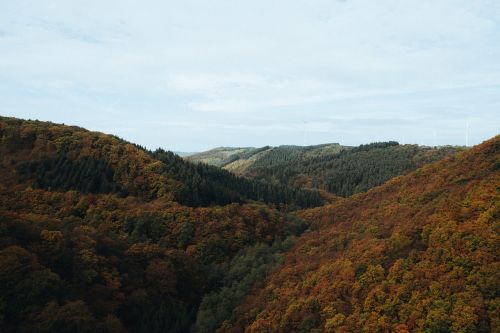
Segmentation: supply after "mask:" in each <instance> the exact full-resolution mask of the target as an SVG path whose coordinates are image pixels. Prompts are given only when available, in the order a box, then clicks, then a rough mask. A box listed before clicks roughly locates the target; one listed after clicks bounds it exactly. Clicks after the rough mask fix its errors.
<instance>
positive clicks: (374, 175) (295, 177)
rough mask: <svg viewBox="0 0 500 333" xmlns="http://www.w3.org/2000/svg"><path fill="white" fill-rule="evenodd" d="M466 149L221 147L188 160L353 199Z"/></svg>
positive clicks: (385, 144)
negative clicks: (393, 179)
mask: <svg viewBox="0 0 500 333" xmlns="http://www.w3.org/2000/svg"><path fill="white" fill-rule="evenodd" d="M460 150H463V148H460V147H439V148H430V147H421V146H417V145H400V144H398V143H397V142H379V143H372V144H367V145H361V146H359V147H347V146H340V145H339V144H324V145H317V146H305V147H302V146H279V147H263V148H260V149H257V148H216V149H213V150H210V151H208V152H204V153H199V154H194V155H192V156H190V157H188V160H190V161H193V162H203V163H207V164H210V165H215V166H219V167H222V168H224V169H226V170H229V171H231V172H233V173H235V174H237V175H241V176H246V177H247V178H251V179H263V180H265V181H266V182H268V183H271V184H282V185H286V186H289V187H293V188H314V189H319V190H322V191H327V192H330V193H332V194H334V195H337V196H343V197H347V196H350V195H353V194H356V193H361V192H365V191H367V190H368V189H370V188H373V187H375V186H378V185H380V184H382V183H384V182H385V181H387V180H389V179H391V178H392V177H395V176H398V175H402V174H406V173H408V172H410V171H413V170H416V169H417V168H419V167H421V166H423V165H425V164H427V163H431V162H434V161H437V160H440V159H442V158H443V157H445V156H448V155H451V154H454V153H456V152H458V151H460Z"/></svg>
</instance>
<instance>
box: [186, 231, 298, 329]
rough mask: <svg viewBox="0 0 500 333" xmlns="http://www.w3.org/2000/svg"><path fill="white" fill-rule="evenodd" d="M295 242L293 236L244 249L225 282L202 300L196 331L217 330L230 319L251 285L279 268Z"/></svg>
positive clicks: (237, 256)
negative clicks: (285, 254)
mask: <svg viewBox="0 0 500 333" xmlns="http://www.w3.org/2000/svg"><path fill="white" fill-rule="evenodd" d="M292 245H293V240H292V239H291V238H289V239H287V240H286V241H284V242H281V241H276V242H274V243H273V244H272V245H267V244H265V243H258V244H256V245H254V246H252V247H248V248H245V249H243V250H241V251H240V252H239V253H238V254H237V255H236V256H235V257H234V258H233V259H232V260H231V262H230V264H229V266H228V269H227V272H225V273H224V274H223V275H224V278H223V283H222V286H221V287H220V288H219V289H218V290H215V291H213V292H211V293H209V294H207V295H206V296H205V297H204V298H203V300H202V301H201V304H200V308H199V310H198V314H197V317H196V323H195V325H194V331H195V332H200V333H202V332H207V333H209V332H215V330H216V329H217V328H218V327H220V326H221V324H222V323H223V322H224V321H226V320H230V319H231V317H232V315H233V310H234V309H235V307H236V306H237V305H238V304H240V303H241V302H242V301H243V299H244V297H245V296H246V295H247V294H248V293H249V291H250V290H251V288H252V287H253V286H254V285H255V284H256V283H257V282H259V281H262V280H263V279H264V278H265V277H266V275H267V274H268V273H269V272H270V271H271V270H273V269H274V268H276V267H277V266H278V265H279V264H280V263H281V262H282V260H283V256H284V253H285V252H286V251H287V250H289V249H290V247H291V246H292Z"/></svg>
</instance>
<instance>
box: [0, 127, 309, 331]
mask: <svg viewBox="0 0 500 333" xmlns="http://www.w3.org/2000/svg"><path fill="white" fill-rule="evenodd" d="M188 180H189V181H192V182H193V184H189V183H188ZM198 181H199V183H200V184H204V185H197V184H198V183H196V182H198ZM241 184H244V185H241ZM239 186H240V187H239ZM245 186H255V188H252V189H251V190H254V191H256V190H259V186H260V185H257V183H256V182H251V181H248V180H244V181H241V180H240V179H239V178H236V177H235V176H234V175H231V174H229V173H227V172H221V171H220V170H219V169H216V168H215V167H205V166H196V165H193V164H190V163H186V162H185V161H183V160H182V159H181V158H180V157H178V156H176V155H174V154H172V153H168V152H164V151H161V150H158V151H156V152H148V151H146V150H144V149H142V148H140V147H137V146H135V145H133V144H130V143H127V142H125V141H123V140H120V139H118V138H116V137H113V136H109V135H104V134H101V133H95V132H89V131H86V130H84V129H82V128H78V127H72V126H63V125H56V124H52V123H47V122H39V121H23V120H18V119H13V118H0V332H5V333H14V332H15V333H17V332H39V333H56V332H57V333H70V332H71V333H89V332H103V333H106V332H107V333H124V332H133V333H135V332H137V333H143V332H144V333H160V332H172V333H182V332H189V331H192V332H213V330H214V327H217V325H218V324H220V323H221V322H222V321H223V320H225V319H227V318H228V317H229V316H230V314H231V310H232V309H233V308H234V307H235V306H236V305H237V304H239V302H241V300H242V299H243V298H244V296H245V295H246V293H248V292H249V291H250V290H251V288H252V286H253V284H254V283H256V282H258V281H260V280H261V279H262V278H263V277H265V276H266V274H267V273H268V272H269V271H271V270H272V269H273V268H274V267H276V266H277V265H279V263H280V262H281V260H282V258H283V255H284V253H285V252H286V251H287V250H288V249H290V247H291V246H292V245H293V243H294V240H295V239H296V236H298V235H299V234H300V233H302V232H303V231H304V230H305V229H306V224H305V223H304V221H303V220H302V219H300V218H297V217H293V216H287V215H286V214H285V213H284V212H283V211H281V210H276V209H274V208H272V206H273V205H266V204H264V203H262V202H255V201H251V202H246V201H248V200H246V199H247V198H249V197H251V195H247V194H246V193H245V192H239V191H240V190H241V188H243V190H244V191H247V189H248V188H245ZM269 188H270V189H273V188H274V187H272V186H271V187H269ZM212 190H217V191H221V192H224V191H227V193H226V194H224V196H222V197H219V196H218V195H219V194H217V193H212V192H210V191H212ZM243 190H241V191H243ZM254 193H257V194H258V195H260V192H258V191H257V192H254ZM191 194H192V196H191ZM184 195H185V197H184ZM294 195H296V194H294ZM186 198H187V199H186ZM221 198H222V199H221ZM233 198H236V199H235V202H233V203H230V204H227V205H224V206H218V205H210V206H209V207H189V206H186V205H183V204H182V203H184V202H187V204H192V206H197V205H199V204H203V203H208V202H210V203H220V202H226V200H229V201H231V200H233ZM291 198H292V199H294V198H296V197H293V196H292V197H291ZM240 199H241V201H243V202H242V203H240ZM266 199H267V200H268V201H269V202H273V201H272V200H274V199H273V198H262V201H265V200H266ZM190 200H194V202H192V201H190ZM294 200H295V199H294ZM278 202H280V201H278ZM214 302H215V303H217V309H218V312H217V314H216V316H214V315H212V312H211V311H212V309H214V308H215V307H214V306H213V304H214Z"/></svg>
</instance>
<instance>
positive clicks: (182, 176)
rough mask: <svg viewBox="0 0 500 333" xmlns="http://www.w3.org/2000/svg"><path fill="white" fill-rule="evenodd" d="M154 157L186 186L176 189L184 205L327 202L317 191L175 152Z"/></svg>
mask: <svg viewBox="0 0 500 333" xmlns="http://www.w3.org/2000/svg"><path fill="white" fill-rule="evenodd" d="M151 154H152V156H153V157H154V158H156V159H158V160H160V161H162V162H163V163H164V170H165V171H166V172H168V173H169V174H171V175H173V176H174V177H175V178H176V179H177V180H179V181H181V182H182V183H183V184H184V186H183V187H182V189H180V190H179V191H177V192H176V199H177V201H179V202H180V203H181V204H184V205H188V206H193V207H198V206H209V205H211V204H219V205H226V204H229V203H233V202H239V203H241V202H245V201H248V200H255V201H263V202H266V203H270V204H275V205H288V206H298V207H303V208H305V207H315V206H319V205H321V204H322V203H323V200H322V198H321V196H320V195H319V193H318V192H317V191H311V190H301V189H298V188H296V187H287V186H284V185H280V184H269V183H265V182H262V181H260V180H251V179H247V178H243V177H238V176H235V175H234V174H232V173H230V172H227V171H225V170H222V169H220V168H217V167H214V166H210V165H207V164H191V163H189V162H186V161H185V160H184V159H182V158H181V157H179V156H177V155H175V154H174V153H172V152H167V151H164V150H162V149H157V150H156V151H155V152H153V153H151Z"/></svg>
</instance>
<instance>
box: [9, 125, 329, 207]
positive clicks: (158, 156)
mask: <svg viewBox="0 0 500 333" xmlns="http://www.w3.org/2000/svg"><path fill="white" fill-rule="evenodd" d="M0 135H1V137H2V141H1V145H0V152H2V154H3V155H4V156H5V160H4V161H3V163H4V164H3V167H2V170H1V171H0V172H1V174H0V176H2V177H5V179H6V180H7V181H9V182H10V183H11V184H12V185H14V184H15V183H16V181H17V183H21V184H24V183H29V184H30V185H31V186H32V187H34V188H41V189H52V190H63V191H64V190H77V191H80V192H83V193H114V194H117V195H119V196H122V197H126V196H128V195H132V196H136V197H139V198H142V199H143V200H152V199H155V198H159V197H165V198H169V199H172V200H176V201H178V202H179V203H181V204H183V205H188V206H193V207H198V206H209V205H213V204H218V205H225V204H229V203H243V202H247V201H249V200H256V201H263V202H265V203H269V204H274V205H280V206H295V207H313V206H318V205H320V204H322V199H321V197H320V196H319V194H318V193H317V192H316V191H309V190H300V189H297V188H290V187H288V186H286V185H281V184H269V183H265V182H263V181H260V180H255V181H254V180H249V179H246V178H242V177H237V176H235V175H233V174H231V173H229V172H227V171H224V170H221V169H219V168H216V167H211V166H206V165H195V164H192V163H189V162H186V161H184V160H183V159H182V158H180V157H179V156H177V155H175V154H173V153H171V152H166V151H163V150H161V149H160V150H157V151H155V152H150V151H147V150H145V149H143V148H141V147H139V146H136V145H132V144H130V143H128V142H125V141H123V140H121V139H119V138H117V137H114V136H110V135H105V134H102V133H96V132H90V131H87V130H85V129H82V128H78V127H75V126H63V125H57V124H52V123H47V122H40V121H25V120H19V119H13V118H3V117H0Z"/></svg>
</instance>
